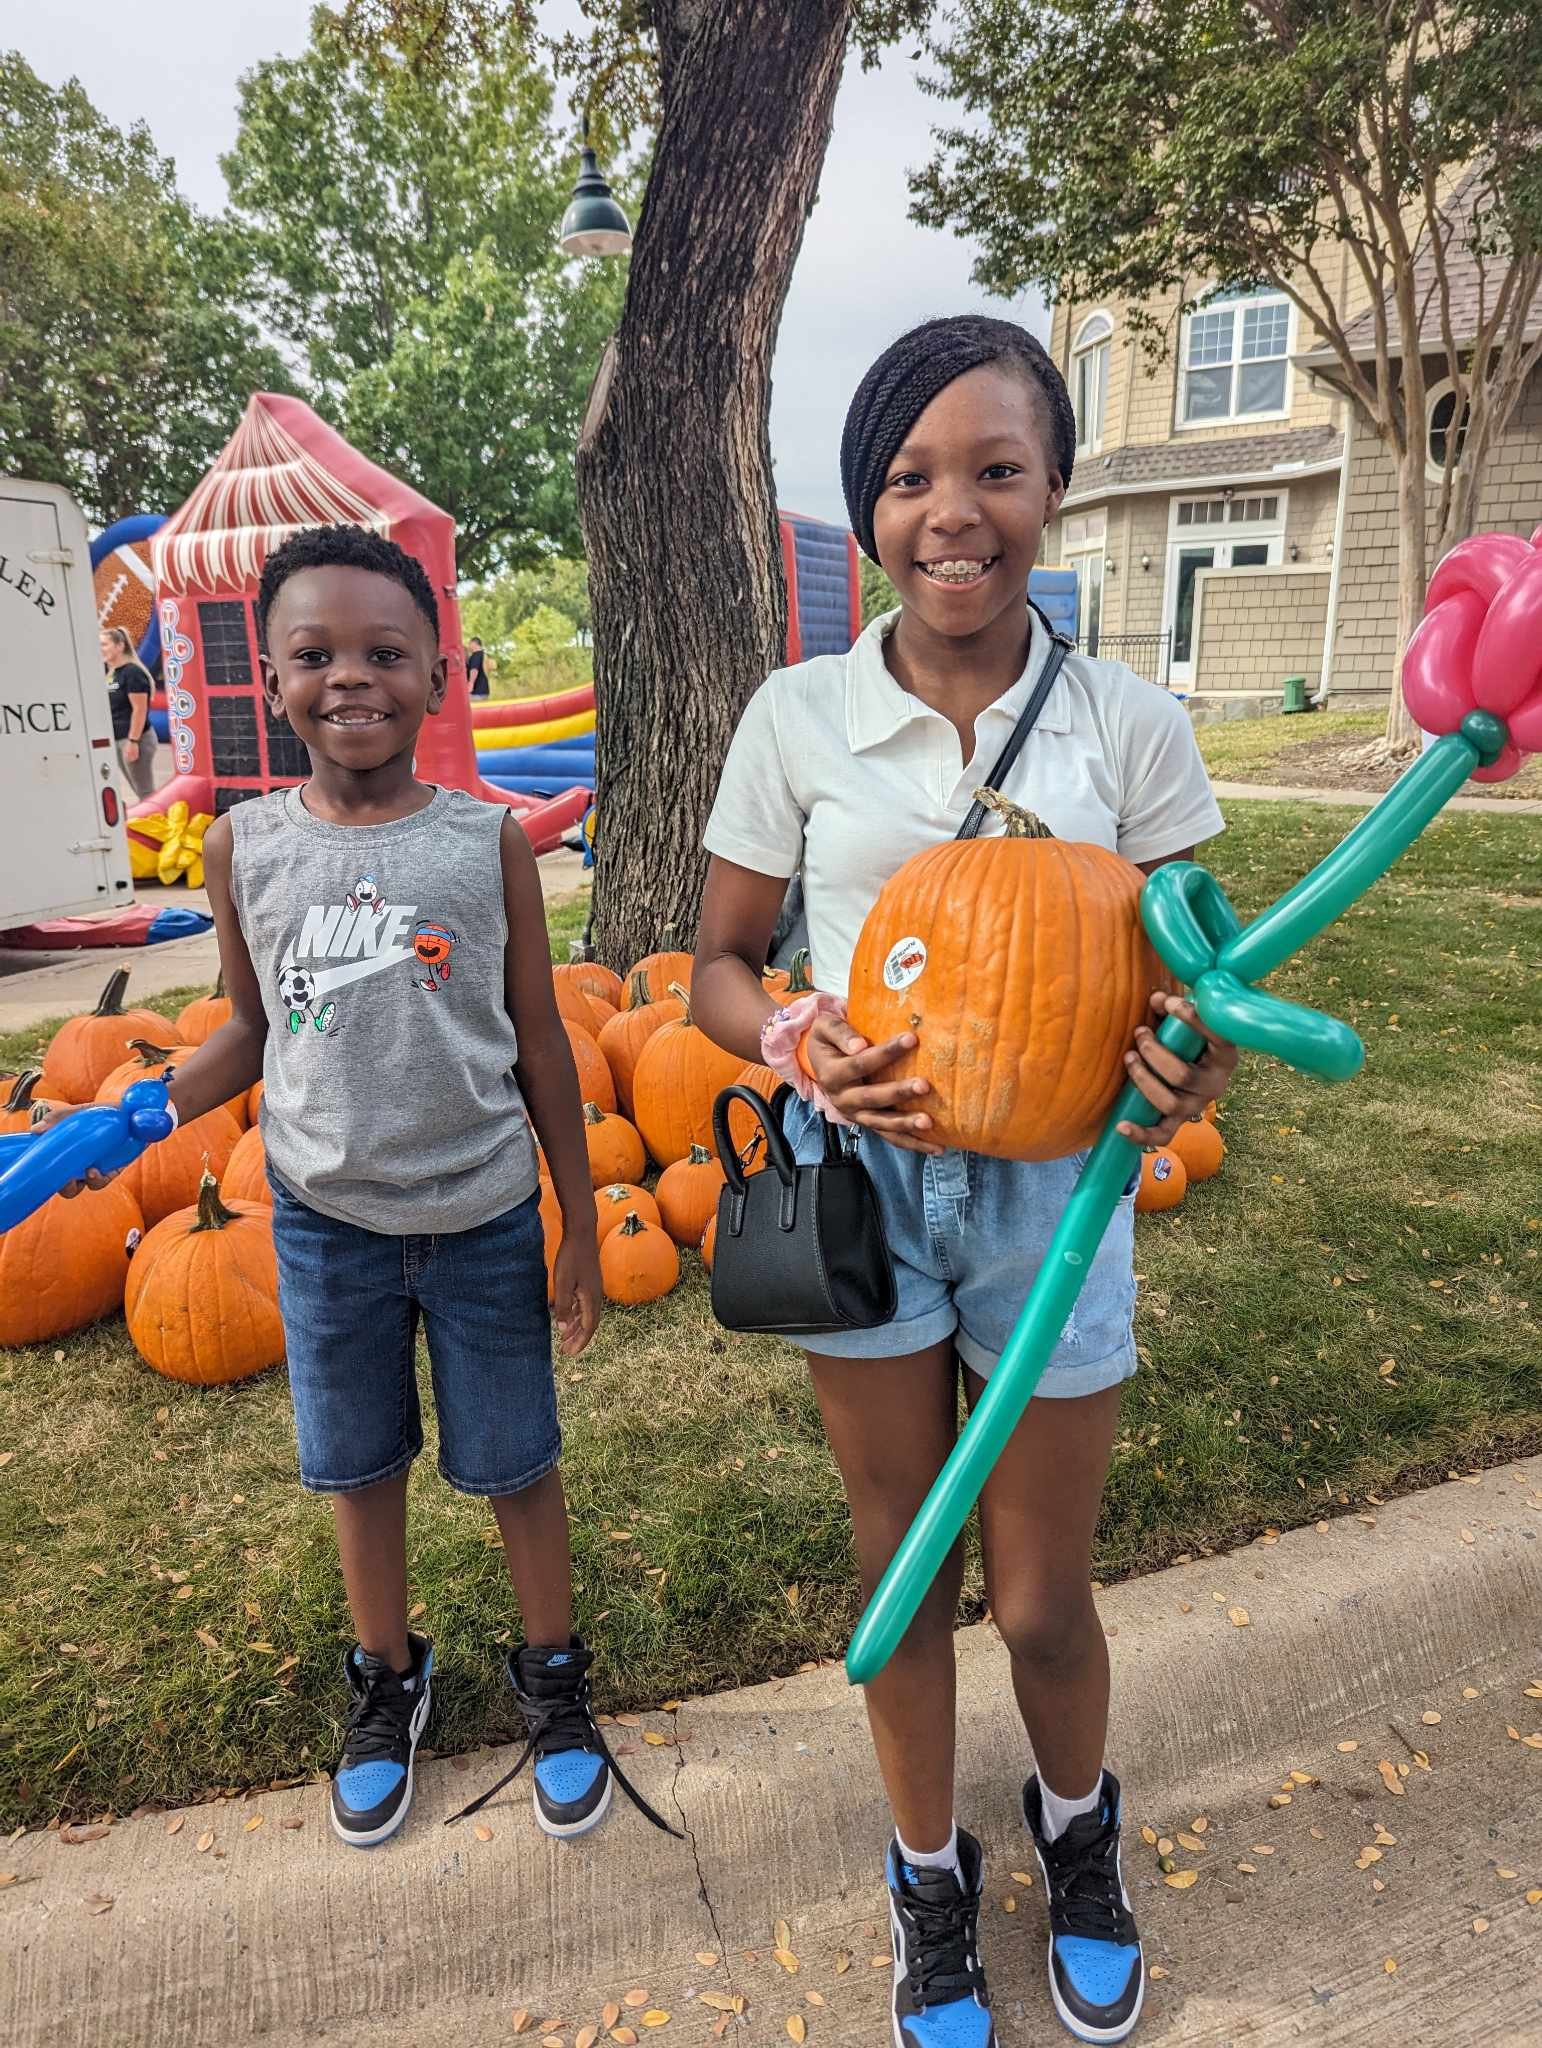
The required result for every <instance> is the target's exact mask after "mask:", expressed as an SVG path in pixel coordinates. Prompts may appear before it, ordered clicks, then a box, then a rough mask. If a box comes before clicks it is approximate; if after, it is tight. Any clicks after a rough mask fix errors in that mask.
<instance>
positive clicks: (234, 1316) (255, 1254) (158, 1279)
mask: <svg viewBox="0 0 1542 2048" xmlns="http://www.w3.org/2000/svg"><path fill="white" fill-rule="evenodd" d="M154 1149H155V1148H154V1147H153V1146H152V1147H151V1150H152V1151H153V1150H154ZM123 1313H124V1316H125V1318H126V1319H127V1322H128V1333H129V1336H130V1337H131V1338H132V1339H133V1342H134V1348H135V1350H136V1351H137V1352H138V1353H139V1355H140V1357H141V1358H142V1359H143V1360H144V1361H145V1363H146V1364H147V1365H151V1366H154V1368H155V1370H156V1371H157V1372H158V1373H163V1374H164V1375H165V1376H166V1378H167V1379H171V1380H186V1381H189V1382H191V1383H192V1384H193V1385H195V1386H202V1387H218V1386H224V1385H225V1384H226V1383H227V1382H228V1381H230V1380H241V1379H246V1378H247V1377H248V1376H249V1375H250V1374H252V1373H254V1372H263V1371H265V1370H266V1369H267V1367H268V1366H270V1365H277V1364H278V1362H279V1360H280V1359H281V1358H282V1357H283V1355H284V1325H283V1321H282V1319H281V1318H280V1316H279V1312H278V1267H277V1264H276V1262H275V1260H274V1256H273V1222H272V1212H271V1211H270V1210H268V1209H265V1208H263V1207H262V1206H261V1205H260V1204H259V1203H257V1202H230V1203H227V1202H223V1201H221V1199H220V1192H219V1186H218V1183H217V1182H216V1181H215V1178H214V1175H213V1174H212V1173H206V1174H205V1175H204V1176H203V1179H202V1180H201V1182H200V1183H199V1188H198V1200H197V1201H196V1202H195V1203H193V1204H192V1205H191V1206H190V1207H188V1208H185V1209H178V1210H176V1211H175V1212H174V1213H173V1214H172V1215H170V1216H167V1217H166V1218H165V1219H164V1220H163V1221H162V1222H160V1223H158V1224H157V1225H156V1226H155V1228H154V1229H153V1230H152V1231H150V1232H149V1233H148V1234H147V1236H146V1237H145V1240H144V1243H143V1244H141V1245H140V1247H139V1250H138V1251H137V1252H136V1253H135V1254H134V1259H133V1263H132V1264H131V1265H130V1267H129V1275H128V1285H127V1287H126V1288H125V1290H124V1296H123Z"/></svg>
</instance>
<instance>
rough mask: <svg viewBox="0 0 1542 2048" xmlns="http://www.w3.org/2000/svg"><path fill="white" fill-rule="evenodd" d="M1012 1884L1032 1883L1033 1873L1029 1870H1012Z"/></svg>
mask: <svg viewBox="0 0 1542 2048" xmlns="http://www.w3.org/2000/svg"><path fill="white" fill-rule="evenodd" d="M1012 1882H1013V1884H1020V1885H1030V1884H1032V1883H1033V1873H1032V1871H1030V1870H1014V1871H1013V1872H1012Z"/></svg>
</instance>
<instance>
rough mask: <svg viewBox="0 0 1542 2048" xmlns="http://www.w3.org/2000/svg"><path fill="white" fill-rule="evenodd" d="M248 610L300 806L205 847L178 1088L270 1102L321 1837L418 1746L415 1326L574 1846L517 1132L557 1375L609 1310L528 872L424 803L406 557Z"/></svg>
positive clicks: (291, 548)
mask: <svg viewBox="0 0 1542 2048" xmlns="http://www.w3.org/2000/svg"><path fill="white" fill-rule="evenodd" d="M257 612H258V619H259V623H260V626H261V629H262V640H263V643H264V645H265V647H266V649H267V651H266V653H265V654H264V656H263V662H262V674H263V687H264V690H265V693H266V696H267V701H268V705H269V708H270V710H271V712H272V714H273V716H274V717H275V718H278V719H281V720H284V721H285V722H287V724H288V725H289V726H290V728H291V729H292V730H293V731H294V732H295V733H296V734H297V735H298V736H299V737H300V739H301V740H303V741H304V743H305V746H306V748H307V750H308V751H309V754H310V761H311V773H310V779H309V781H307V782H305V783H304V784H302V785H301V786H300V787H299V788H298V789H286V790H281V791H276V792H275V793H274V794H272V795H271V796H267V797H263V798H260V799H258V800H256V801H254V802H250V803H244V804H240V805H238V806H237V807H236V808H235V809H234V810H232V811H230V812H228V813H227V814H226V815H225V816H224V817H222V818H219V819H217V820H216V822H215V823H214V824H213V825H211V826H210V828H209V831H208V834H207V836H206V837H205V840H204V863H205V872H206V874H207V878H208V889H209V901H210V906H211V908H212V910H213V912H214V920H215V924H216V927H217V929H218V934H219V946H220V960H221V965H222V966H223V969H224V975H225V988H226V990H227V992H228V994H229V995H230V997H231V1000H232V1002H233V1003H234V1005H235V1013H234V1015H233V1017H232V1018H231V1021H230V1022H229V1023H228V1024H226V1025H225V1026H224V1027H223V1028H222V1029H221V1030H219V1031H217V1032H215V1033H214V1034H213V1036H212V1037H211V1038H210V1039H209V1040H208V1042H207V1044H205V1045H204V1046H203V1047H202V1048H201V1049H200V1050H199V1052H198V1053H197V1054H196V1055H195V1056H194V1057H193V1058H192V1059H190V1060H188V1061H186V1062H185V1063H184V1064H183V1065H182V1066H181V1067H179V1068H178V1069H177V1071H176V1074H175V1076H174V1077H173V1078H172V1080H171V1084H170V1086H171V1098H172V1106H173V1108H174V1109H175V1110H176V1111H177V1113H178V1115H179V1116H180V1117H183V1118H187V1117H195V1116H198V1115H200V1114H201V1113H202V1112H203V1111H204V1110H207V1109H209V1108H210V1107H211V1106H212V1105H213V1104H215V1103H218V1102H224V1101H227V1100H228V1099H229V1098H230V1097H231V1096H232V1095H236V1094H239V1093H240V1092H241V1091H242V1090H243V1089H246V1088H249V1087H250V1086H251V1084H252V1083H253V1082H254V1081H255V1080H256V1079H257V1078H258V1077H259V1075H260V1076H261V1078H262V1080H263V1082H264V1094H263V1108H262V1131H263V1138H264V1142H265V1145H266V1148H267V1160H268V1177H269V1180H270V1182H271V1183H272V1188H273V1239H274V1245H275V1248H276V1250H277V1254H278V1271H279V1300H280V1306H281V1308H282V1311H283V1317H284V1329H285V1336H286V1341H287V1348H288V1363H289V1378H290V1384H291V1388H292V1391H293V1396H294V1410H295V1429H296V1434H297V1436H298V1439H299V1453H300V1477H301V1483H302V1484H303V1485H304V1486H306V1487H307V1488H310V1489H311V1490H313V1491H316V1492H320V1493H327V1494H330V1495H331V1497H332V1508H333V1516H334V1521H335V1526H336V1530H337V1546H338V1554H339V1557H340V1560H341V1563H342V1571H343V1581H344V1585H345V1587H346V1589H347V1594H348V1604H349V1607H350V1609H351V1611H352V1614H353V1623H354V1627H355V1629H356V1631H357V1633H358V1642H357V1644H356V1646H355V1647H354V1648H353V1649H352V1650H350V1651H349V1652H348V1654H347V1656H346V1658H345V1659H344V1667H343V1676H344V1681H345V1684H346V1686H347V1690H348V1703H347V1709H346V1714H347V1734H346V1737H345V1739H344V1742H343V1749H342V1755H341V1757H340V1758H339V1760H338V1763H337V1767H336V1770H335V1771H334V1774H333V1780H332V1823H333V1826H334V1827H335V1828H336V1830H337V1832H338V1834H339V1835H341V1837H342V1838H343V1840H344V1841H345V1842H351V1843H355V1844H358V1845H365V1844H370V1843H375V1842H381V1841H384V1840H385V1838H386V1837H387V1836H388V1835H391V1834H393V1833H394V1832H395V1831H396V1829H397V1828H399V1827H400V1826H401V1824H402V1822H403V1820H404V1819H405V1818H406V1814H407V1809H408V1807H409V1805H410V1804H411V1801H412V1775H413V1757H414V1753H415V1751H416V1749H417V1745H418V1742H419V1739H420V1738H421V1736H422V1733H423V1728H424V1724H425V1722H426V1721H427V1719H428V1713H429V1698H430V1686H431V1680H432V1675H433V1649H432V1646H431V1645H430V1643H429V1642H428V1640H427V1639H426V1638H425V1637H423V1636H421V1635H416V1634H413V1633H411V1632H410V1631H409V1630H408V1627H407V1558H406V1508H407V1475H408V1471H409V1468H410V1467H411V1464H412V1461H413V1459H414V1458H415V1457H416V1456H417V1454H418V1452H419V1451H420V1450H421V1449H422V1447H423V1431H422V1421H421V1417H420V1415H419V1409H418V1392H417V1377H416V1372H415V1365H414V1353H415V1349H416V1338H417V1330H418V1325H419V1322H420V1320H421V1322H422V1323H423V1325H424V1327H425V1329H426V1332H427V1337H428V1348H429V1357H430V1360H431V1363H432V1367H433V1381H434V1405H435V1408H436V1410H437V1413H438V1420H439V1469H440V1471H441V1473H442V1474H443V1475H444V1477H445V1478H446V1479H447V1480H448V1481H449V1483H450V1484H451V1485H452V1486H454V1487H456V1488H457V1489H458V1490H459V1491H461V1492H463V1493H469V1494H475V1495H481V1496H483V1497H485V1498H486V1499H487V1500H489V1501H490V1502H491V1504H492V1509H493V1513H494V1514H495V1515H496V1517H497V1520H498V1527H499V1530H500V1532H501V1534H502V1537H503V1544H504V1550H505V1553H506V1555H507V1559H508V1568H509V1576H510V1577H511V1579H512V1580H513V1583H514V1590H515V1593H516V1595H517V1596H518V1599H519V1605H520V1609H521V1612H522V1616H523V1620H524V1626H525V1635H526V1638H527V1640H526V1641H525V1642H524V1643H522V1644H520V1645H519V1646H518V1647H517V1648H515V1649H513V1650H511V1651H510V1652H509V1654H508V1660H507V1667H508V1676H509V1682H510V1684H511V1685H512V1686H513V1688H514V1692H515V1695H516V1697H517V1699H518V1701H519V1705H520V1708H521V1710H522V1712H523V1713H524V1716H525V1719H526V1722H527V1725H528V1728H529V1732H530V1744H529V1747H528V1748H527V1750H526V1756H527V1757H528V1756H529V1755H530V1754H531V1752H532V1751H533V1753H534V1756H535V1759H536V1762H535V1789H534V1802H535V1810H536V1818H537V1820H538V1821H539V1823H540V1825H541V1827H542V1828H544V1829H545V1830H546V1832H547V1833H548V1834H554V1835H578V1834H582V1833H584V1832H586V1831H587V1830H588V1829H589V1828H592V1827H594V1826H595V1825H596V1824H597V1823H598V1821H599V1820H600V1819H601V1817H602V1816H603V1814H604V1813H605V1810H606V1808H607V1806H608V1805H609V1802H610V1795H611V1783H610V1781H611V1776H612V1766H611V1762H610V1759H609V1756H608V1753H607V1751H606V1748H605V1744H604V1740H603V1738H602V1736H601V1735H600V1733H599V1731H598V1729H597V1728H596V1727H595V1724H594V1719H593V1714H592V1712H591V1708H590V1693H589V1668H590V1665H591V1663H592V1661H593V1659H592V1653H591V1652H590V1651H589V1650H588V1649H587V1648H586V1647H585V1645H584V1643H583V1641H582V1640H581V1639H580V1638H579V1637H578V1636H577V1635H575V1634H574V1633H573V1622H572V1599H571V1572H570V1565H569V1551H568V1527H567V1509H566V1505H565V1503H564V1500H563V1492H562V1480H561V1477H560V1476H559V1473H558V1470H557V1459H558V1452H559V1449H560V1438H559V1434H558V1428H557V1408H556V1394H555V1387H554V1382H553V1373H552V1360H551V1335H550V1324H549V1321H548V1314H547V1305H546V1273H545V1266H544V1262H543V1255H542V1233H541V1223H540V1217H539V1214H538V1200H537V1197H538V1187H537V1166H536V1152H535V1143H534V1139H533V1136H532V1125H533V1126H534V1131H535V1133H536V1134H537V1135H539V1138H540V1142H541V1145H542V1147H543V1149H544V1151H545V1155H546V1159H547V1162H548V1164H549V1167H550V1171H551V1177H552V1181H553V1184H554V1186H555V1188H556V1191H557V1198H558V1201H559V1202H560V1204H561V1207H562V1217H563V1237H562V1248H561V1250H560V1252H559V1253H558V1255H557V1262H556V1271H555V1290H554V1292H555V1304H556V1316H557V1322H558V1326H559V1329H560V1331H561V1341H562V1349H563V1351H564V1352H565V1353H567V1354H568V1355H570V1356H571V1355H573V1354H575V1353H577V1352H579V1351H581V1350H582V1349H583V1348H584V1346H585V1345H586V1344H587V1343H588V1342H589V1340H590V1338H591V1337H592V1336H593V1334H594V1329H595V1324H596V1322H597V1321H598V1319H599V1314H600V1301H601V1289H600V1274H599V1255H598V1252H597V1249H596V1242H595V1234H596V1224H595V1213H594V1196H593V1192H592V1190H591V1186H590V1179H589V1167H588V1158H587V1154H586V1150H585V1146H584V1136H583V1123H582V1116H581V1109H580V1104H579V1095H578V1082H577V1076H576V1074H575V1071H574V1067H573V1059H572V1055H571V1053H570V1051H569V1048H568V1041H567V1037H566V1033H565V1032H564V1029H563V1026H562V1024H561V1021H560V1019H559V1017H558V1015H557V1008H556V1003H555V999H554V996H553V992H552V980H551V965H550V956H549V953H548V950H547V941H546V922H545V914H544V909H543V905H542V897H541V884H540V879H539V877H538V875H537V872H536V864H535V859H534V857H533V855H532V853H531V851H530V846H529V843H528V841H527V840H526V838H525V836H524V834H523V833H522V832H521V831H520V829H519V827H518V826H517V825H516V824H515V822H514V821H513V819H512V818H511V817H510V816H509V815H508V813H507V812H506V811H505V810H503V809H502V808H501V807H499V806H495V805H492V804H488V803H483V802H481V801H480V800H479V799H478V798H476V797H472V796H468V795H466V794H464V793H462V792H460V791H456V790H448V789H440V788H435V787H430V786H429V785H427V784H425V783H422V782H418V781H417V780H415V778H414V775H413V749H414V747H415V745H416V742H417V738H418V733H419V730H420V728H421V726H422V724H423V721H424V719H425V718H432V717H434V716H435V715H436V714H437V713H438V712H439V710H440V708H441V706H442V704H443V702H444V694H445V661H444V658H443V656H442V655H441V654H440V652H439V618H438V607H437V605H436V603H435V600H434V593H433V589H432V587H431V585H430V583H429V581H428V578H427V576H426V575H425V573H424V571H423V569H422V567H421V566H420V565H419V563H417V562H416V561H415V560H414V559H413V558H412V557H411V556H410V555H407V554H405V553H404V552H403V551H402V549H401V548H399V547H397V546H396V545H395V544H394V543H393V542H390V541H387V540H382V539H380V538H379V537H378V536H377V535H374V534H371V533H367V532H365V531H364V530H363V529H362V528H360V527H357V526H330V527H317V528H314V529H312V530H311V531H308V532H304V533H299V534H296V535H295V536H294V537H293V538H292V539H290V540H288V541H286V542H285V543H284V544H283V545H282V546H281V547H279V548H277V549H275V550H274V552H273V553H272V554H271V555H270V556H269V558H268V561H267V565H266V567H265V568H264V570H263V574H262V581H261V586H260V589H259V592H258V598H257ZM524 1761H525V1759H524V1758H521V1763H523V1762H524ZM615 1775H617V1776H618V1777H619V1776H620V1774H619V1772H616V1773H615ZM621 1782H622V1785H623V1789H625V1790H627V1791H628V1792H630V1791H631V1788H630V1787H629V1786H627V1785H626V1782H625V1780H624V1779H622V1781H621ZM632 1796H633V1797H634V1798H635V1797H636V1795H635V1794H633V1795H632ZM637 1803H638V1804H639V1805H643V1802H642V1801H640V1800H638V1802H637ZM643 1811H644V1812H646V1813H648V1814H649V1817H650V1818H651V1819H654V1820H655V1821H657V1823H658V1825H659V1826H660V1827H663V1826H664V1825H665V1823H664V1822H663V1821H661V1820H658V1816H657V1815H655V1814H653V1813H652V1811H651V1809H649V1808H648V1807H646V1806H645V1805H643Z"/></svg>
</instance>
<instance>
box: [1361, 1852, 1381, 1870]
mask: <svg viewBox="0 0 1542 2048" xmlns="http://www.w3.org/2000/svg"><path fill="white" fill-rule="evenodd" d="M1380 1861H1381V1851H1380V1850H1379V1849H1371V1848H1365V1849H1362V1850H1361V1851H1360V1853H1359V1855H1358V1856H1357V1857H1356V1858H1355V1868H1356V1870H1369V1869H1370V1867H1371V1865H1372V1864H1373V1863H1379V1862H1380Z"/></svg>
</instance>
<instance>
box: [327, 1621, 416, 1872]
mask: <svg viewBox="0 0 1542 2048" xmlns="http://www.w3.org/2000/svg"><path fill="white" fill-rule="evenodd" d="M407 1644H408V1647H409V1649H410V1650H411V1651H412V1669H411V1670H410V1671H409V1672H407V1674H406V1675H405V1677H404V1676H402V1675H401V1674H400V1673H398V1672H396V1671H393V1670H392V1668H391V1666H390V1665H389V1664H388V1663H387V1662H386V1661H385V1659H384V1658H382V1657H372V1656H370V1655H369V1653H368V1652H367V1651H365V1650H362V1649H360V1648H359V1647H358V1646H357V1644H356V1645H355V1646H354V1648H353V1649H351V1650H350V1651H349V1652H348V1655H347V1656H346V1657H345V1658H344V1659H343V1675H344V1676H345V1677H346V1679H347V1680H348V1689H349V1691H350V1693H351V1694H352V1695H353V1698H352V1702H351V1704H350V1706H349V1708H348V1732H347V1734H346V1735H345V1736H344V1738H343V1753H342V1755H341V1756H340V1757H339V1758H338V1760H337V1768H336V1770H334V1771H333V1773H332V1825H333V1827H334V1828H335V1829H336V1830H337V1832H338V1834H339V1835H341V1836H342V1838H343V1840H344V1841H345V1842H352V1843H353V1845H354V1847H355V1848H359V1849H367V1848H369V1847H371V1846H372V1845H373V1844H374V1843H376V1842H383V1841H385V1839H386V1837H387V1836H388V1835H394V1834H395V1833H396V1830H397V1829H398V1828H399V1827H400V1826H401V1824H402V1822H403V1821H404V1820H405V1819H406V1818H407V1809H408V1807H409V1806H411V1804H412V1764H413V1758H414V1756H415V1755H416V1753H417V1747H418V1737H419V1736H420V1735H421V1734H422V1733H423V1728H424V1724H425V1723H426V1722H427V1720H428V1710H429V1704H430V1699H431V1684H430V1679H431V1674H432V1672H433V1668H434V1649H433V1645H432V1644H431V1643H430V1642H429V1640H428V1638H427V1637H426V1636H415V1635H409V1636H408V1638H407Z"/></svg>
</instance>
